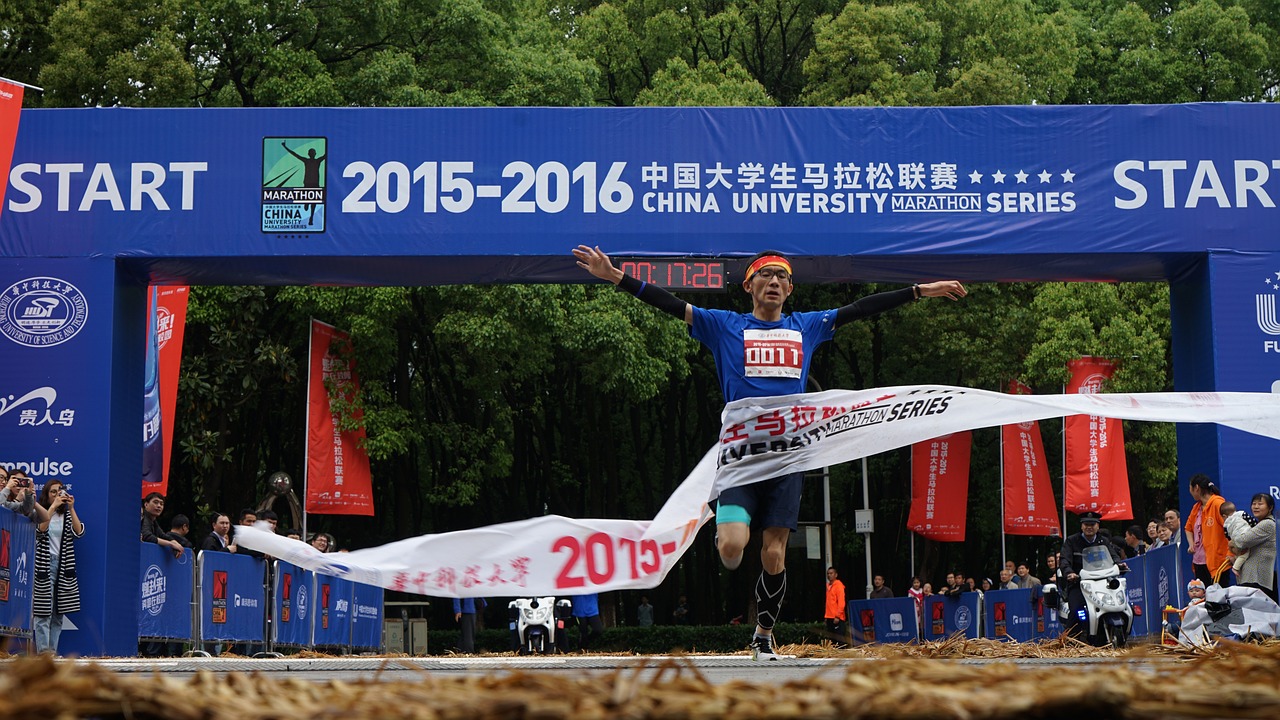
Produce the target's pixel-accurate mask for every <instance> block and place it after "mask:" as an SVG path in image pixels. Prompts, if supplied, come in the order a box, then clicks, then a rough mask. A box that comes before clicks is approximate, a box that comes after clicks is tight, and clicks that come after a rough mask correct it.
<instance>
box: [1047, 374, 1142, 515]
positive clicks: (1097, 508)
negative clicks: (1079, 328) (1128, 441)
mask: <svg viewBox="0 0 1280 720" xmlns="http://www.w3.org/2000/svg"><path fill="white" fill-rule="evenodd" d="M1067 367H1068V368H1070V369H1071V381H1070V382H1069V383H1068V384H1067V394H1068V395H1070V394H1072V393H1079V394H1088V393H1097V392H1101V391H1102V383H1103V382H1104V381H1106V380H1107V379H1109V378H1110V377H1111V375H1112V374H1113V373H1114V372H1115V369H1116V367H1115V363H1114V362H1112V361H1110V360H1107V359H1106V358H1098V357H1082V358H1079V359H1078V360H1072V361H1071V362H1069V363H1067ZM1065 425H1066V427H1065V430H1064V433H1063V434H1064V435H1065V442H1066V446H1067V448H1066V456H1067V458H1066V467H1065V468H1064V472H1065V475H1066V486H1067V487H1066V492H1065V496H1064V497H1063V500H1062V503H1063V505H1065V506H1066V508H1067V509H1068V510H1070V511H1071V512H1073V513H1076V514H1077V515H1078V514H1080V513H1082V512H1097V513H1101V514H1102V519H1103V520H1132V519H1133V507H1132V505H1131V504H1130V502H1129V467H1128V464H1127V463H1126V462H1125V457H1124V431H1123V429H1122V427H1123V426H1122V425H1121V422H1120V421H1119V420H1116V419H1111V418H1102V417H1097V416H1096V415H1072V416H1069V417H1067V418H1066V420H1065Z"/></svg>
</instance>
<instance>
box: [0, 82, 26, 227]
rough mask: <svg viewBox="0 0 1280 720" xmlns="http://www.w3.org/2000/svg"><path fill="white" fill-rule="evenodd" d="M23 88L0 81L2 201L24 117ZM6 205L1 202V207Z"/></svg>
mask: <svg viewBox="0 0 1280 720" xmlns="http://www.w3.org/2000/svg"><path fill="white" fill-rule="evenodd" d="M22 90H23V88H22V86H21V85H14V84H13V83H8V82H5V81H3V80H0V201H3V200H4V194H5V191H6V190H7V189H8V187H9V165H10V163H12V162H13V146H14V143H16V142H17V141H18V119H19V118H20V117H21V115H22ZM3 205H4V203H3V202H0V207H2V206H3Z"/></svg>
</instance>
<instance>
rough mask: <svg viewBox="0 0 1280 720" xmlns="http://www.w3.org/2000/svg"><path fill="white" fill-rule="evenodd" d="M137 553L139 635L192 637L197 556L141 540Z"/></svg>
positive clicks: (175, 638)
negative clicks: (177, 553) (177, 552)
mask: <svg viewBox="0 0 1280 720" xmlns="http://www.w3.org/2000/svg"><path fill="white" fill-rule="evenodd" d="M141 550H142V551H141V553H140V554H139V556H138V560H139V562H138V580H139V583H138V586H139V593H138V599H139V602H138V637H148V638H170V639H174V640H187V639H190V638H191V598H192V596H193V595H194V594H195V587H196V579H195V578H196V573H195V556H194V555H193V554H192V552H191V551H190V550H184V551H183V552H182V556H181V557H177V558H175V557H174V556H173V552H172V551H171V550H169V548H166V547H161V546H159V545H156V544H155V543H142V548H141Z"/></svg>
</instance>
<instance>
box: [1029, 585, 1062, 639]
mask: <svg viewBox="0 0 1280 720" xmlns="http://www.w3.org/2000/svg"><path fill="white" fill-rule="evenodd" d="M1032 603H1034V605H1035V607H1036V637H1041V638H1056V637H1058V636H1060V635H1062V632H1063V630H1064V629H1065V628H1063V627H1062V618H1060V617H1058V606H1057V605H1056V604H1055V605H1052V606H1051V605H1049V604H1048V603H1046V602H1045V601H1044V595H1043V594H1041V593H1040V592H1038V591H1037V592H1036V594H1035V597H1034V598H1033V599H1032Z"/></svg>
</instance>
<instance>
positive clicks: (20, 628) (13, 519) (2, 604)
mask: <svg viewBox="0 0 1280 720" xmlns="http://www.w3.org/2000/svg"><path fill="white" fill-rule="evenodd" d="M35 561H36V526H35V523H33V522H31V521H30V520H28V519H26V518H25V517H23V516H21V515H18V514H17V513H14V512H10V511H8V510H4V509H0V635H22V636H26V635H29V634H30V633H31V587H32V584H33V583H34V582H35V572H33V571H32V567H33V566H34V565H35Z"/></svg>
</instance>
